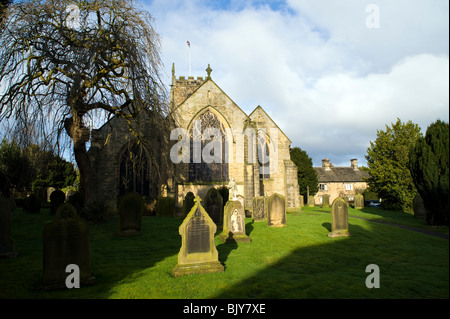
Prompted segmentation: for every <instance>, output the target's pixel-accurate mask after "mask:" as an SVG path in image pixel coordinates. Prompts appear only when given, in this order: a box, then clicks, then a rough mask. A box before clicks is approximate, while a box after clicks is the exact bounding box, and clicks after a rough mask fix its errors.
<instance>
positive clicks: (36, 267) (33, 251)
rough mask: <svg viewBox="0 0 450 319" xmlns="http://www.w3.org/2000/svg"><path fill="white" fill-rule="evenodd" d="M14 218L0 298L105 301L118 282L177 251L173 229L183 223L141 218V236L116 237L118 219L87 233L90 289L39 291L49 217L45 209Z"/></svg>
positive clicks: (177, 239)
mask: <svg viewBox="0 0 450 319" xmlns="http://www.w3.org/2000/svg"><path fill="white" fill-rule="evenodd" d="M13 214H15V216H14V217H13V218H14V219H13V238H14V240H15V247H16V250H17V251H18V252H19V255H18V256H17V257H16V258H13V259H8V260H0V272H1V273H2V276H1V278H0V288H1V289H0V290H1V291H0V298H108V297H109V296H110V293H111V290H112V289H113V288H114V286H116V285H117V284H118V283H120V282H123V281H126V282H128V281H129V282H131V281H132V280H133V278H136V276H139V272H140V271H142V270H144V269H147V268H151V267H153V266H154V265H155V264H157V263H158V262H159V261H161V260H164V259H165V258H167V257H170V256H174V255H176V254H177V253H178V251H179V249H180V247H181V236H180V235H179V234H178V227H179V225H180V224H181V222H182V220H180V219H176V218H172V217H170V218H169V217H143V218H142V228H141V235H140V236H137V237H118V236H116V235H115V234H116V232H117V226H118V219H114V220H110V221H108V222H105V223H102V224H96V225H89V229H90V259H91V273H92V275H93V276H94V277H95V278H96V284H95V285H93V286H86V287H82V289H63V290H54V291H45V292H44V291H41V290H40V289H38V288H37V287H40V284H41V282H42V274H43V267H42V264H43V247H42V230H43V227H44V225H45V224H46V223H47V222H49V221H51V220H52V219H53V216H51V215H49V214H48V212H47V211H46V210H44V211H41V212H40V213H39V214H34V215H30V214H28V213H25V212H23V211H21V210H19V211H15V212H14V213H13Z"/></svg>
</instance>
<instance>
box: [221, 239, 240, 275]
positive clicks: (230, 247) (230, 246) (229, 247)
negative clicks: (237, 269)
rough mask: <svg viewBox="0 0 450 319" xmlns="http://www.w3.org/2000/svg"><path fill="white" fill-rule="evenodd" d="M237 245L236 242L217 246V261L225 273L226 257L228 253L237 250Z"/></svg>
mask: <svg viewBox="0 0 450 319" xmlns="http://www.w3.org/2000/svg"><path fill="white" fill-rule="evenodd" d="M238 247H239V246H238V243H236V242H227V243H223V244H220V245H217V247H216V248H217V252H218V253H219V261H220V262H221V263H222V265H223V266H224V267H225V271H226V270H227V264H226V261H227V259H228V256H229V255H230V253H231V252H232V251H233V250H235V249H237V248H238Z"/></svg>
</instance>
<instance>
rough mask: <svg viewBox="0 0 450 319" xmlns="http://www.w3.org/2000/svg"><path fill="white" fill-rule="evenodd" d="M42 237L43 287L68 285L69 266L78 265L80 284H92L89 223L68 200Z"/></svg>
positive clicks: (59, 209) (57, 287) (47, 225)
mask: <svg viewBox="0 0 450 319" xmlns="http://www.w3.org/2000/svg"><path fill="white" fill-rule="evenodd" d="M42 238H43V251H44V258H43V280H42V288H43V289H44V290H52V289H60V288H66V287H67V286H66V278H67V277H68V276H69V274H70V273H67V272H66V268H67V266H68V265H72V264H74V265H77V266H78V268H79V274H80V285H81V286H84V285H91V284H94V283H95V278H94V277H93V276H92V275H91V262H90V244H89V225H88V223H87V222H85V221H84V220H82V219H81V218H79V217H78V215H77V212H76V209H75V208H74V207H73V206H72V205H71V204H69V203H65V204H63V205H62V206H60V207H59V208H58V210H57V211H56V216H55V219H54V220H53V221H52V222H50V223H48V224H46V225H45V227H44V230H43V234H42Z"/></svg>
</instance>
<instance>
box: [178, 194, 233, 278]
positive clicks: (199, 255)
mask: <svg viewBox="0 0 450 319" xmlns="http://www.w3.org/2000/svg"><path fill="white" fill-rule="evenodd" d="M200 202H201V198H200V197H199V196H196V197H195V199H194V206H192V209H191V211H190V212H189V214H188V215H187V216H186V218H185V219H184V221H183V223H182V224H181V225H180V227H179V228H178V232H179V234H180V235H181V248H180V251H179V253H178V264H177V265H176V266H175V268H174V269H173V270H172V274H173V275H174V277H179V276H183V275H192V274H203V273H210V272H221V271H223V270H224V268H223V265H222V264H221V263H220V262H219V253H218V252H217V248H216V245H215V244H214V234H215V233H216V231H217V226H216V224H214V222H213V220H212V219H211V217H210V216H209V214H208V213H207V212H206V210H205V209H204V208H203V206H202V205H201V203H200Z"/></svg>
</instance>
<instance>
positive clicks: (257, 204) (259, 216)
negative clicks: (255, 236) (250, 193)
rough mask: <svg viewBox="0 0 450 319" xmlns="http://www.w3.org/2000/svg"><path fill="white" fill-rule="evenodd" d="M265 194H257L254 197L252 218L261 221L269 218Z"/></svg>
mask: <svg viewBox="0 0 450 319" xmlns="http://www.w3.org/2000/svg"><path fill="white" fill-rule="evenodd" d="M265 203H266V201H265V198H264V196H256V197H253V199H252V219H253V221H254V222H261V221H265V220H266V219H267V208H266V204H265Z"/></svg>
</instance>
